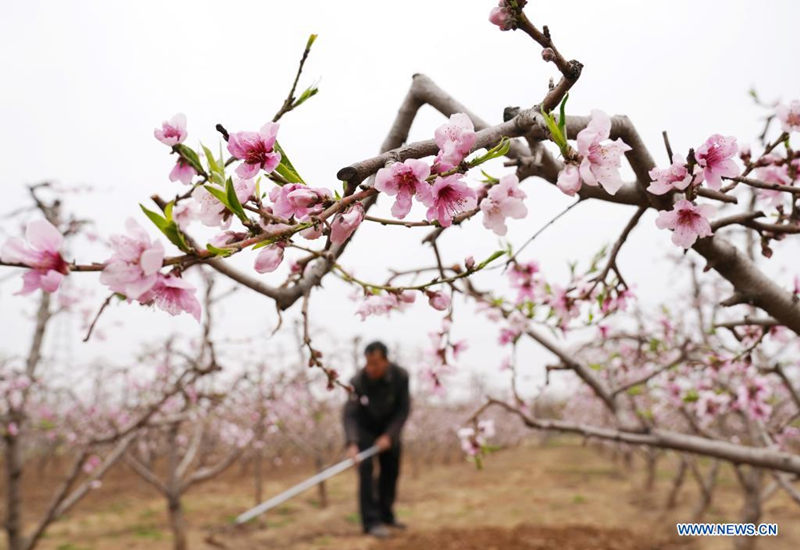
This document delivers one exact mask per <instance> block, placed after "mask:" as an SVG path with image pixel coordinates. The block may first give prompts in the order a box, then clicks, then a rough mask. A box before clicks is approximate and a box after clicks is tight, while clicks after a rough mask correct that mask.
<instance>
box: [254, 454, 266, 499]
mask: <svg viewBox="0 0 800 550" xmlns="http://www.w3.org/2000/svg"><path fill="white" fill-rule="evenodd" d="M253 483H254V484H255V497H256V504H259V503H260V502H261V501H262V497H263V495H264V453H263V450H262V449H261V448H258V449H256V453H255V456H254V457H253Z"/></svg>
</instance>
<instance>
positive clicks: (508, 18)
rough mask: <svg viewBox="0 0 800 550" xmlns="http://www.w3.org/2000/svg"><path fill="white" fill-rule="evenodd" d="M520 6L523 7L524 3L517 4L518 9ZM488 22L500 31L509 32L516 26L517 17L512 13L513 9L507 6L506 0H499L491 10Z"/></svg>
mask: <svg viewBox="0 0 800 550" xmlns="http://www.w3.org/2000/svg"><path fill="white" fill-rule="evenodd" d="M522 5H524V1H523V2H521V3H519V6H520V7H522ZM489 21H490V22H491V23H492V24H493V25H497V26H498V27H500V30H501V31H510V30H511V29H513V28H514V27H515V26H516V24H517V16H516V14H515V13H514V8H512V7H511V6H510V5H509V3H508V0H500V2H499V3H498V4H497V7H495V8H492V11H491V12H489Z"/></svg>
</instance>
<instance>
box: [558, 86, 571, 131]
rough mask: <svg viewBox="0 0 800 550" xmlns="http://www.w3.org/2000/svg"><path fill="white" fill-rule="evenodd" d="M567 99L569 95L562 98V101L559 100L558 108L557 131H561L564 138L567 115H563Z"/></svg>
mask: <svg viewBox="0 0 800 550" xmlns="http://www.w3.org/2000/svg"><path fill="white" fill-rule="evenodd" d="M568 99H569V94H567V95H565V96H564V99H562V100H561V105H560V106H559V108H558V129H559V130H561V135H562V136H564V138H566V137H567V130H566V128H567V115H566V114H565V107H566V106H567V100H568Z"/></svg>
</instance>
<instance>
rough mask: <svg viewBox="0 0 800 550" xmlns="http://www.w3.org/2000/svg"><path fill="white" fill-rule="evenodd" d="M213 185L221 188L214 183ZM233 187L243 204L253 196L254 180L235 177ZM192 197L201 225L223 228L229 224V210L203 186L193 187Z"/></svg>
mask: <svg viewBox="0 0 800 550" xmlns="http://www.w3.org/2000/svg"><path fill="white" fill-rule="evenodd" d="M209 185H213V184H209ZM215 187H218V188H219V189H222V188H221V187H219V186H216V185H215ZM233 188H234V190H235V191H236V197H237V198H238V199H239V202H240V203H242V204H244V203H245V202H247V201H248V200H250V198H251V197H252V196H253V191H255V188H256V182H255V181H254V180H248V179H237V180H235V181H234V182H233ZM192 198H193V199H194V200H195V201H197V204H198V205H199V209H198V212H197V219H199V220H200V222H201V223H203V225H206V226H208V227H223V228H226V227H228V226H229V225H230V222H231V211H230V210H228V209H227V207H226V206H225V205H224V204H222V203H221V202H220V201H219V199H217V197H215V196H214V195H212V194H211V193H209V192H208V190H207V189H206V188H205V186H203V185H199V186H197V187H195V189H194V191H192Z"/></svg>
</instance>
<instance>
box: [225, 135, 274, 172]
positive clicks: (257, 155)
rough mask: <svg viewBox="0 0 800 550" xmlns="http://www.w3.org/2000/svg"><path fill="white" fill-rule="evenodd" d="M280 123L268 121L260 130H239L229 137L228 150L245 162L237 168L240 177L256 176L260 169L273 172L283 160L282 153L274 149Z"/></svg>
mask: <svg viewBox="0 0 800 550" xmlns="http://www.w3.org/2000/svg"><path fill="white" fill-rule="evenodd" d="M278 127H279V125H278V124H276V123H274V122H267V123H266V124H265V125H264V126H262V127H261V130H259V131H258V132H237V133H234V134H231V135H230V138H229V139H228V151H229V152H230V154H231V155H233V156H234V157H235V158H237V159H240V160H243V161H244V162H243V163H242V164H240V165H239V167H238V168H236V173H237V174H239V177H242V178H245V179H248V178H252V177H255V176H256V174H258V171H259V170H262V169H263V170H264V172H266V173H270V172H272V171H273V170H274V169H275V167H277V166H278V164H279V163H280V162H281V154H280V153H279V152H277V151H275V150H274V147H275V137H276V136H277V135H278Z"/></svg>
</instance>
